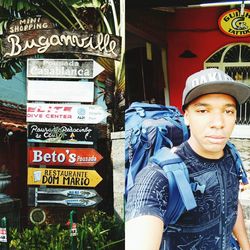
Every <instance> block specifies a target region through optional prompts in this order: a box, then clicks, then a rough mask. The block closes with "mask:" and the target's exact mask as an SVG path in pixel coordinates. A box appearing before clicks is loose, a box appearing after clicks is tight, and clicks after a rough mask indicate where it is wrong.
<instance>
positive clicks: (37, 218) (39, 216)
mask: <svg viewBox="0 0 250 250" xmlns="http://www.w3.org/2000/svg"><path fill="white" fill-rule="evenodd" d="M45 220H46V214H45V212H44V210H42V209H41V208H34V209H32V211H31V212H30V221H31V222H32V223H33V224H35V225H40V224H43V223H44V222H45Z"/></svg>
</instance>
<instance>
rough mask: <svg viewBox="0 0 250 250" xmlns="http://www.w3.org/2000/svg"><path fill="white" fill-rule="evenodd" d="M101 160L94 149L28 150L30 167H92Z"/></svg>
mask: <svg viewBox="0 0 250 250" xmlns="http://www.w3.org/2000/svg"><path fill="white" fill-rule="evenodd" d="M102 158H103V157H102V156H101V155H100V154H99V153H98V152H97V151H96V150H95V149H94V148H50V147H46V148H45V147H29V148H28V164H30V165H50V166H86V167H93V166H94V165H96V164H97V163H98V162H99V161H100V160H101V159H102Z"/></svg>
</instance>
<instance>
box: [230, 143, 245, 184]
mask: <svg viewBox="0 0 250 250" xmlns="http://www.w3.org/2000/svg"><path fill="white" fill-rule="evenodd" d="M227 146H228V148H229V150H230V153H231V155H232V156H233V159H234V161H235V167H236V172H237V175H238V177H239V179H240V180H241V181H242V183H243V184H244V185H246V184H248V179H247V173H246V171H245V168H244V166H243V162H242V160H241V158H240V154H239V152H238V151H237V149H236V147H235V146H234V144H233V143H231V142H227Z"/></svg>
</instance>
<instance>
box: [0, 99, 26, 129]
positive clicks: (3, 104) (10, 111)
mask: <svg viewBox="0 0 250 250" xmlns="http://www.w3.org/2000/svg"><path fill="white" fill-rule="evenodd" d="M0 128H3V129H5V130H12V131H23V132H25V131H26V128H27V125H26V106H24V105H20V104H16V103H12V102H8V101H1V100H0Z"/></svg>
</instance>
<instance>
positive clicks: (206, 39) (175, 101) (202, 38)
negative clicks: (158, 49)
mask: <svg viewBox="0 0 250 250" xmlns="http://www.w3.org/2000/svg"><path fill="white" fill-rule="evenodd" d="M227 10H229V7H228V8H227V7H226V8H225V7H223V8H218V7H217V8H192V9H179V10H176V12H175V13H173V14H172V15H171V16H169V17H168V18H167V29H168V30H169V31H168V32H167V51H168V68H167V70H168V81H169V88H170V104H171V105H175V106H177V107H179V108H180V109H181V99H182V91H183V88H184V86H185V81H186V78H187V77H188V76H189V75H190V74H192V73H194V72H196V71H198V70H201V69H203V64H204V61H205V60H206V59H207V58H208V57H209V56H210V55H211V54H213V53H214V52H216V51H217V50H218V49H220V48H221V47H224V46H225V45H227V44H230V43H239V42H249V43H250V37H248V38H234V37H230V36H227V35H225V34H224V33H222V32H221V31H220V29H219V27H218V24H217V20H218V19H219V16H220V15H221V14H222V13H224V12H225V11H227ZM186 49H189V50H191V51H192V52H194V53H195V54H196V55H197V57H195V58H181V57H179V55H180V54H181V53H182V52H183V51H184V50H186Z"/></svg>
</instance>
